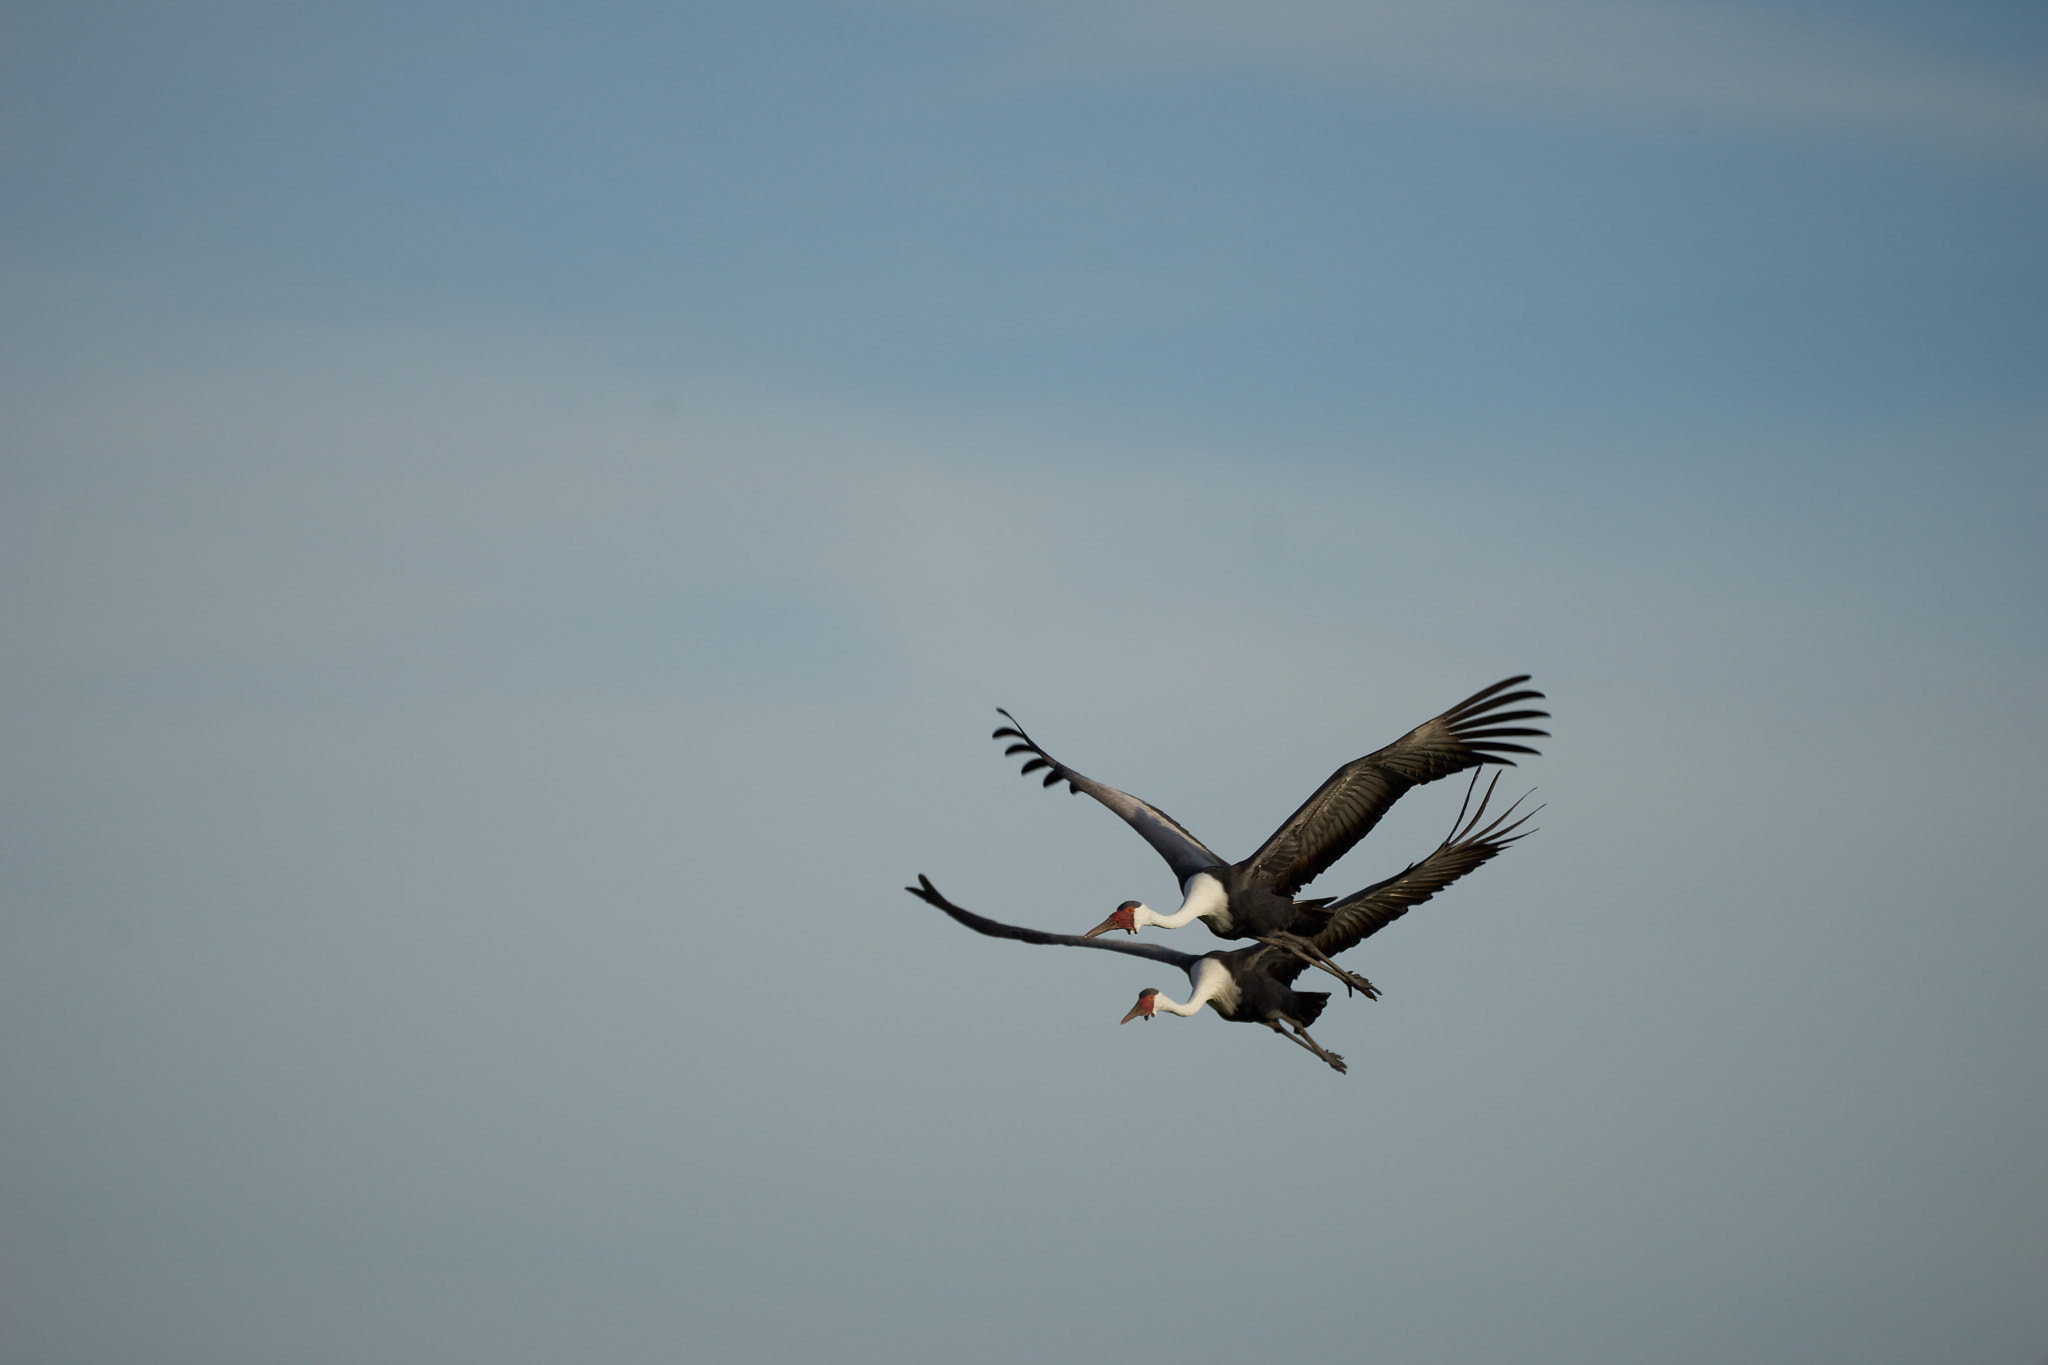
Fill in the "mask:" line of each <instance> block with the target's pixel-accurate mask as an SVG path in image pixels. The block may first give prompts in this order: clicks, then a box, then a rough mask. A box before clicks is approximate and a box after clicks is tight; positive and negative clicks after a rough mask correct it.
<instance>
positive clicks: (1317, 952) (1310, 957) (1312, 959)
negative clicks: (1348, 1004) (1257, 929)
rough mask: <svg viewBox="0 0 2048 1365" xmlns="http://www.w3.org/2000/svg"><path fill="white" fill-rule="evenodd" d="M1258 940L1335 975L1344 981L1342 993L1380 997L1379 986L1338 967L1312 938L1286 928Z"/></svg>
mask: <svg viewBox="0 0 2048 1365" xmlns="http://www.w3.org/2000/svg"><path fill="white" fill-rule="evenodd" d="M1258 941H1259V942H1260V943H1266V944H1270V945H1272V946H1273V947H1275V948H1285V949H1286V950H1287V951H1288V952H1290V953H1293V954H1294V955H1295V956H1296V957H1298V958H1300V959H1301V960H1302V961H1303V962H1306V963H1307V964H1308V965H1309V966H1311V967H1314V968H1316V969H1317V970H1319V971H1325V972H1328V973H1329V974H1330V975H1331V976H1334V977H1336V978H1337V979H1338V980H1339V981H1341V982H1343V983H1344V993H1345V994H1346V995H1349V994H1351V992H1353V991H1358V992H1361V993H1362V994H1363V995H1364V996H1365V998H1366V999H1368V1000H1377V999H1379V998H1380V989H1379V987H1377V986H1375V985H1373V984H1372V982H1370V981H1367V980H1366V979H1365V978H1364V977H1362V976H1360V975H1359V974H1358V973H1356V972H1347V971H1345V970H1344V969H1343V968H1342V967H1339V966H1338V965H1337V964H1336V963H1334V962H1332V961H1330V957H1329V954H1327V953H1325V952H1324V951H1323V950H1322V949H1320V948H1318V947H1316V945H1315V941H1314V940H1313V939H1306V938H1303V937H1302V936H1301V935H1300V934H1291V933H1288V932H1287V931H1286V930H1282V931H1281V932H1279V933H1277V934H1273V935H1271V936H1270V937H1267V938H1262V939H1260V940H1258Z"/></svg>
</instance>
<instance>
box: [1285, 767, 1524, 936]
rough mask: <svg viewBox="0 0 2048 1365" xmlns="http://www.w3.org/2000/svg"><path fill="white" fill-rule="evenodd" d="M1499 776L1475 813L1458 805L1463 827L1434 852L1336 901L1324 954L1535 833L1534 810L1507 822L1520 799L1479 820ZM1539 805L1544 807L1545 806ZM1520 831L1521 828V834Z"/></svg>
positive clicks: (1468, 798)
mask: <svg viewBox="0 0 2048 1365" xmlns="http://www.w3.org/2000/svg"><path fill="white" fill-rule="evenodd" d="M1499 781H1500V778H1499V776H1498V775H1496V776H1495V778H1494V780H1493V783H1489V784H1487V788H1486V794H1485V795H1484V796H1482V797H1480V798H1479V809H1478V810H1476V811H1474V812H1473V813H1472V818H1471V820H1469V821H1465V807H1463V806H1460V807H1459V808H1458V820H1459V821H1465V824H1464V828H1463V829H1460V828H1458V826H1457V822H1456V821H1454V822H1453V823H1452V828H1451V836H1450V837H1449V838H1447V839H1445V840H1444V841H1443V843H1441V844H1439V845H1438V846H1437V849H1436V851H1435V852H1434V853H1431V854H1430V855H1429V856H1428V857H1427V858H1424V859H1423V860H1422V861H1421V862H1419V863H1416V864H1414V865H1413V866H1411V867H1409V868H1408V869H1407V870H1406V871H1404V872H1402V873H1401V874H1400V875H1399V876H1394V877H1389V878H1387V879H1386V880H1385V881H1383V882H1379V883H1376V884H1374V885H1372V886H1368V887H1366V888H1365V889H1364V890H1363V891H1357V892H1353V893H1352V894H1351V895H1349V896H1346V897H1344V898H1343V899H1342V900H1340V901H1337V902H1336V903H1334V904H1333V905H1331V906H1330V910H1329V916H1330V918H1329V921H1328V923H1326V924H1325V925H1324V926H1323V928H1322V931H1321V932H1320V933H1318V934H1316V935H1315V938H1314V940H1313V941H1314V943H1315V945H1316V947H1317V948H1319V949H1321V950H1322V951H1323V953H1324V954H1325V955H1327V956H1329V957H1335V956H1336V955H1337V954H1339V953H1341V952H1343V951H1344V950H1345V949H1346V948H1351V947H1355V946H1357V944H1358V943H1359V942H1360V941H1361V940H1363V939H1366V938H1369V937H1371V936H1372V935H1374V934H1376V933H1378V932H1379V931H1380V930H1382V929H1384V928H1386V927H1387V926H1388V925H1389V924H1392V923H1393V922H1394V921H1395V920H1397V919H1399V918H1401V916H1403V915H1405V914H1407V913H1408V911H1409V909H1410V908H1411V907H1413V906H1417V905H1420V904H1422V903H1423V902H1424V901H1426V900H1428V899H1429V898H1430V897H1431V896H1434V895H1435V894H1436V893H1437V892H1439V891H1441V890H1443V889H1444V888H1445V887H1447V886H1449V885H1450V884H1451V883H1452V882H1454V881H1456V880H1458V878H1460V877H1462V876H1464V875H1465V874H1466V873H1467V872H1470V871H1472V869H1474V868H1476V867H1478V866H1479V865H1480V864H1481V863H1484V862H1486V861H1488V860H1489V859H1491V858H1492V857H1493V856H1494V855H1495V854H1497V853H1499V852H1500V851H1501V850H1502V849H1504V848H1506V847H1507V846H1508V845H1509V844H1512V843H1514V842H1515V841H1516V840H1517V839H1522V838H1526V837H1528V836H1529V835H1530V834H1533V833H1535V831H1534V830H1522V826H1523V824H1525V823H1526V822H1527V821H1528V819H1529V816H1531V815H1534V814H1535V813H1536V811H1534V810H1532V811H1530V812H1529V813H1528V815H1524V816H1523V817H1522V818H1521V819H1519V820H1516V821H1514V822H1513V823H1512V824H1510V823H1508V817H1509V816H1511V815H1513V814H1514V813H1515V806H1519V805H1520V804H1522V803H1521V802H1520V801H1517V802H1515V805H1514V806H1509V807H1508V808H1507V809H1506V810H1504V811H1502V812H1501V813H1500V815H1499V817H1498V818H1496V819H1495V820H1494V821H1493V823H1491V824H1489V825H1487V826H1486V827H1485V828H1483V829H1482V828H1480V822H1481V821H1482V820H1484V819H1485V818H1486V803H1487V802H1488V801H1490V800H1492V799H1493V785H1494V783H1498V782H1499ZM1472 784H1473V786H1475V787H1476V786H1478V784H1479V774H1477V773H1474V774H1473V775H1472ZM1465 799H1466V801H1467V802H1468V803H1469V802H1470V801H1471V799H1472V793H1471V792H1470V791H1467V792H1466V793H1465ZM1536 809H1537V810H1541V809H1542V807H1541V806H1538V807H1537V808H1536ZM1517 830H1521V832H1520V833H1516V831H1517Z"/></svg>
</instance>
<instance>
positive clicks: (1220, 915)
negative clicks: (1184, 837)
mask: <svg viewBox="0 0 2048 1365" xmlns="http://www.w3.org/2000/svg"><path fill="white" fill-rule="evenodd" d="M1181 895H1182V897H1183V899H1182V900H1181V903H1180V909H1178V910H1176V911H1174V912H1173V913H1172V914H1170V915H1162V914H1160V913H1159V912H1158V911H1157V910H1154V909H1153V908H1152V907H1151V906H1149V905H1144V904H1140V905H1139V906H1138V908H1137V909H1136V910H1133V911H1132V912H1131V919H1132V922H1133V923H1134V924H1136V925H1137V927H1138V928H1140V929H1143V928H1144V927H1145V926H1146V925H1148V924H1156V925H1158V926H1159V927H1160V928H1161V929H1178V928H1180V927H1181V926H1182V925H1185V924H1192V923H1194V922H1195V921H1196V920H1197V919H1201V918H1203V917H1208V918H1211V919H1214V920H1215V921H1216V923H1217V925H1218V927H1219V928H1222V929H1228V928H1229V927H1230V893H1229V892H1228V891H1226V890H1224V889H1223V883H1222V882H1220V881H1218V880H1216V878H1215V877H1214V876H1212V875H1211V874H1209V873H1207V872H1197V873H1196V874H1195V875H1194V876H1192V877H1190V878H1188V880H1187V884H1186V885H1185V886H1183V887H1182V888H1181ZM1162 1008H1163V1006H1162ZM1199 1008H1201V1007H1200V1006H1196V1009H1199ZM1183 1013H1187V1014H1193V1013H1194V1010H1186V1011H1183Z"/></svg>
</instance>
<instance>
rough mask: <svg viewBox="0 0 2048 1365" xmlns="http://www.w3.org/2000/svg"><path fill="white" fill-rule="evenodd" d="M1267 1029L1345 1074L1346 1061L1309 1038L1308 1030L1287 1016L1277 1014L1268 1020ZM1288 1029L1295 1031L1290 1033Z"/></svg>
mask: <svg viewBox="0 0 2048 1365" xmlns="http://www.w3.org/2000/svg"><path fill="white" fill-rule="evenodd" d="M1282 1024H1285V1025H1287V1028H1282V1027H1280V1026H1281V1025H1282ZM1266 1027H1267V1028H1269V1029H1271V1030H1273V1032H1275V1033H1277V1034H1279V1035H1280V1036H1281V1037H1282V1038H1285V1039H1286V1040H1287V1041H1288V1042H1290V1043H1294V1044H1296V1045H1297V1046H1300V1047H1304V1048H1307V1049H1308V1050H1309V1051H1310V1052H1313V1053H1315V1054H1316V1056H1318V1057H1320V1058H1322V1059H1323V1060H1324V1061H1326V1062H1328V1063H1329V1064H1330V1066H1331V1067H1332V1068H1333V1069H1335V1071H1336V1072H1337V1074H1338V1075H1340V1076H1341V1075H1343V1074H1344V1059H1343V1058H1342V1057H1339V1056H1338V1055H1337V1054H1336V1053H1334V1052H1330V1051H1327V1050H1325V1049H1324V1048H1323V1047H1322V1046H1321V1045H1320V1044H1318V1043H1317V1042H1316V1040H1315V1039H1313V1038H1311V1037H1309V1036H1308V1030H1307V1029H1305V1028H1303V1027H1302V1026H1301V1025H1300V1024H1297V1023H1295V1022H1294V1021H1293V1020H1292V1019H1289V1018H1288V1017H1287V1016H1286V1015H1284V1014H1275V1015H1274V1016H1273V1017H1272V1018H1270V1019H1268V1020H1266ZM1287 1029H1292V1030H1294V1031H1293V1032H1292V1033H1289V1032H1288V1031H1287Z"/></svg>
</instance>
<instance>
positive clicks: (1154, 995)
mask: <svg viewBox="0 0 2048 1365" xmlns="http://www.w3.org/2000/svg"><path fill="white" fill-rule="evenodd" d="M1158 1004H1159V992H1158V991H1157V990H1156V989H1154V988H1153V987H1151V986H1147V987H1146V988H1145V989H1144V990H1142V991H1139V992H1138V1003H1137V1004H1135V1005H1133V1006H1131V1012H1130V1013H1129V1014H1126V1015H1125V1016H1124V1017H1123V1018H1121V1019H1119V1020H1117V1022H1118V1023H1119V1024H1128V1023H1130V1022H1131V1020H1133V1019H1150V1018H1151V1017H1152V1010H1153V1008H1154V1007H1155V1006H1157V1005H1158Z"/></svg>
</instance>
